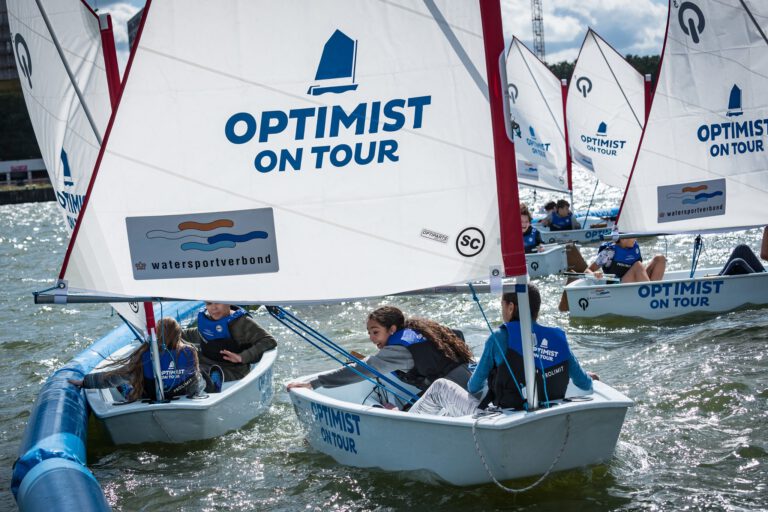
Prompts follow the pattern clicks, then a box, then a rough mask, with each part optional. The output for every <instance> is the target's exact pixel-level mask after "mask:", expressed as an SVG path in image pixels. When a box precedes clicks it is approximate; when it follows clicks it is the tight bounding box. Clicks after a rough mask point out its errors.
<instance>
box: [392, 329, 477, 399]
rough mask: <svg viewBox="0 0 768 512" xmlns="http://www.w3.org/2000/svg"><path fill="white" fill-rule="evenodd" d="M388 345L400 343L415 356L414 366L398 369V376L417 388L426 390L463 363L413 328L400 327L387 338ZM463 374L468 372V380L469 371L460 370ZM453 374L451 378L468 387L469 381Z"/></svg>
mask: <svg viewBox="0 0 768 512" xmlns="http://www.w3.org/2000/svg"><path fill="white" fill-rule="evenodd" d="M387 345H400V346H402V347H405V348H407V349H408V352H410V353H411V356H412V357H413V368H411V369H410V370H408V371H407V372H404V371H400V370H398V371H397V372H396V374H397V377H398V378H399V379H400V380H402V381H403V382H407V383H408V384H411V385H413V386H416V387H417V388H419V389H421V390H422V391H425V390H426V389H427V388H428V387H429V386H430V384H432V383H433V382H434V381H436V380H437V379H440V378H443V377H447V376H448V374H449V373H450V372H451V371H452V370H454V369H455V368H457V367H459V366H461V365H462V363H459V362H456V361H454V360H453V359H451V358H449V357H448V356H446V355H445V354H443V353H442V352H440V350H438V349H437V347H436V346H435V344H434V343H431V342H430V341H429V340H428V339H427V338H425V337H424V336H423V335H422V334H420V333H418V332H416V331H414V330H413V329H400V330H399V331H397V332H395V333H394V334H392V335H391V336H390V337H389V339H387ZM459 373H460V374H461V376H462V379H461V380H463V376H464V373H466V380H467V381H468V380H469V372H463V373H461V372H459ZM457 377H458V375H457V376H453V378H451V380H453V381H454V382H456V383H457V384H459V385H460V386H463V387H464V388H465V389H466V387H467V382H466V381H464V382H461V381H460V380H458V379H457Z"/></svg>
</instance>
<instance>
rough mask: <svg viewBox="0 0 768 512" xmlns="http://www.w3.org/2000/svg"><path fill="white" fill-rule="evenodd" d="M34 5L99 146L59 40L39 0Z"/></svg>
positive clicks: (88, 113)
mask: <svg viewBox="0 0 768 512" xmlns="http://www.w3.org/2000/svg"><path fill="white" fill-rule="evenodd" d="M35 3H36V4H37V8H38V9H39V10H40V15H41V16H42V17H43V21H44V22H45V26H46V27H48V32H49V33H50V35H51V39H52V40H53V45H54V46H55V47H56V51H57V52H58V53H59V58H60V59H61V63H62V64H63V65H64V69H65V70H66V71H67V75H69V81H70V82H71V83H72V87H73V88H74V89H75V94H77V98H78V99H79V100H80V106H81V107H83V112H85V117H87V118H88V123H90V125H91V129H92V130H93V135H94V136H95V137H96V140H97V141H99V145H101V143H102V138H101V133H99V130H98V128H96V122H95V121H94V120H93V116H91V111H90V109H89V108H88V104H87V103H86V102H85V98H84V97H83V93H82V91H80V87H78V85H77V81H76V80H75V75H74V74H73V73H72V69H70V67H69V62H67V58H66V57H65V56H64V50H62V49H61V45H60V44H59V39H58V38H57V37H56V33H55V32H54V31H53V26H51V20H49V19H48V14H46V12H45V9H43V6H42V4H41V3H40V0H35Z"/></svg>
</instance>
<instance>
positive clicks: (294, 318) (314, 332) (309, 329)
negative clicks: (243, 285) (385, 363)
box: [272, 306, 416, 397]
mask: <svg viewBox="0 0 768 512" xmlns="http://www.w3.org/2000/svg"><path fill="white" fill-rule="evenodd" d="M274 308H275V310H276V311H277V312H278V313H279V314H280V315H282V317H283V318H288V319H289V320H290V321H291V322H292V323H293V324H295V325H297V326H299V327H300V328H301V329H303V330H304V331H306V332H307V333H309V334H311V335H312V336H313V337H314V338H315V339H317V340H318V341H320V342H322V343H323V344H325V345H326V346H328V347H330V348H332V349H334V350H336V351H337V352H339V353H340V354H341V355H343V356H344V357H346V358H348V359H350V360H352V361H354V362H355V363H357V364H359V365H361V366H362V367H363V368H365V369H366V370H368V371H369V372H371V373H373V374H374V375H377V376H378V377H379V378H381V379H383V380H384V381H386V382H387V383H389V384H391V385H393V386H395V387H396V388H398V389H400V390H401V391H403V392H404V393H407V394H410V395H411V396H414V397H415V396H416V395H414V394H413V393H411V392H410V391H408V390H407V389H405V388H403V387H402V386H400V385H398V384H397V383H396V382H394V381H392V380H390V379H389V378H388V377H387V376H386V375H384V374H383V373H381V372H380V371H378V370H377V369H376V368H374V367H372V366H370V365H369V364H368V363H366V362H365V361H363V360H361V359H359V358H357V357H355V356H353V355H352V354H351V353H349V352H347V351H346V350H345V349H344V348H343V347H342V346H341V345H339V344H338V343H336V342H334V341H333V340H331V339H330V338H328V337H327V336H325V335H323V334H322V333H321V332H319V331H318V330H317V329H314V328H313V327H311V326H309V325H308V324H307V323H306V322H304V321H302V320H301V319H300V318H298V317H297V316H296V315H294V314H293V313H291V312H290V311H288V310H286V309H284V308H282V307H280V306H274ZM272 316H275V315H274V314H273V315H272ZM276 318H277V319H278V320H280V318H279V317H276Z"/></svg>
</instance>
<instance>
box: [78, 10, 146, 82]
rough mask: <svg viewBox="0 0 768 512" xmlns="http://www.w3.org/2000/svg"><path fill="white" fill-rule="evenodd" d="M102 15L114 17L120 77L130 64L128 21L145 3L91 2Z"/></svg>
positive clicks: (113, 24) (113, 23)
mask: <svg viewBox="0 0 768 512" xmlns="http://www.w3.org/2000/svg"><path fill="white" fill-rule="evenodd" d="M89 3H90V4H91V6H93V7H94V8H95V9H98V11H99V12H100V13H108V14H109V15H110V16H111V17H112V28H113V31H114V34H115V47H116V49H117V62H118V65H119V66H120V76H122V75H123V72H124V71H125V65H126V63H127V62H128V55H129V49H128V20H129V19H131V18H132V17H133V16H134V15H135V14H136V13H137V12H139V9H141V8H142V7H143V6H144V2H143V1H128V0H123V1H116V2H110V1H94V0H91V1H90V2H89Z"/></svg>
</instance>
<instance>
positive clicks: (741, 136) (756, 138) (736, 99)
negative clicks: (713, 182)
mask: <svg viewBox="0 0 768 512" xmlns="http://www.w3.org/2000/svg"><path fill="white" fill-rule="evenodd" d="M743 114H744V111H743V110H742V108H741V89H740V88H739V86H738V85H736V84H734V85H733V87H732V88H731V92H730V95H729V96H728V109H727V110H726V112H725V115H726V117H741V116H742V115H743ZM766 134H768V119H765V118H761V119H754V118H753V119H740V120H734V121H726V122H724V123H712V124H702V125H701V126H699V127H698V129H697V130H696V137H697V138H698V139H699V142H703V143H705V144H708V145H709V155H710V156H712V157H721V156H736V155H743V154H745V153H758V152H760V153H762V152H764V151H765V142H764V140H763V139H764V138H765V136H766Z"/></svg>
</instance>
